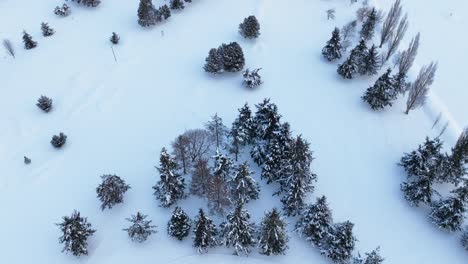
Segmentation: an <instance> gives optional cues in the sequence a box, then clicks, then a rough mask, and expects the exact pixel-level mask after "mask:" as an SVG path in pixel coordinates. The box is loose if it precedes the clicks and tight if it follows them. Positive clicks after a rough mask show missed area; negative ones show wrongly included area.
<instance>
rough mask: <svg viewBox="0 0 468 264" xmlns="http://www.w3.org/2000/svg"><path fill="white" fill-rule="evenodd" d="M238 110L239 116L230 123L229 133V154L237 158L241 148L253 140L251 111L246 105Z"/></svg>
mask: <svg viewBox="0 0 468 264" xmlns="http://www.w3.org/2000/svg"><path fill="white" fill-rule="evenodd" d="M238 110H239V116H238V117H237V118H236V119H235V120H234V122H233V123H232V127H231V131H230V133H229V136H230V138H231V139H232V141H231V145H232V146H231V148H230V152H231V153H233V154H235V158H236V161H237V157H238V154H239V151H240V148H241V147H242V146H245V145H247V144H250V143H251V142H252V140H253V136H254V129H253V119H252V111H251V110H250V107H249V105H248V104H247V103H245V105H244V106H243V107H242V108H241V109H238Z"/></svg>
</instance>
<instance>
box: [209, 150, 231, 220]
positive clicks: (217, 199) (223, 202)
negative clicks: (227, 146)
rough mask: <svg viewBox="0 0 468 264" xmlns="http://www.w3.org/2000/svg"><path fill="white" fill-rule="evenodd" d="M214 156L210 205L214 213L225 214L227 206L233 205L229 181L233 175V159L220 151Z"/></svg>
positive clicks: (210, 185)
mask: <svg viewBox="0 0 468 264" xmlns="http://www.w3.org/2000/svg"><path fill="white" fill-rule="evenodd" d="M213 158H214V160H215V162H214V168H213V176H212V177H211V179H210V182H209V186H208V195H207V196H208V206H209V207H210V210H211V211H212V212H213V213H216V214H220V215H224V212H225V209H226V207H229V206H230V205H231V200H230V198H229V186H228V182H227V181H228V180H229V179H230V177H231V176H230V175H231V169H232V161H231V159H229V157H227V156H224V155H223V154H221V153H220V152H219V151H217V152H216V155H215V156H214V157H213Z"/></svg>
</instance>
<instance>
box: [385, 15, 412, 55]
mask: <svg viewBox="0 0 468 264" xmlns="http://www.w3.org/2000/svg"><path fill="white" fill-rule="evenodd" d="M408 26H409V23H408V15H405V16H404V17H403V18H402V19H401V20H400V23H399V24H398V28H397V30H396V31H395V32H394V33H393V34H392V35H391V36H390V39H389V40H388V51H387V54H386V56H385V61H388V59H390V57H392V55H393V54H394V53H395V52H396V51H397V50H398V46H399V45H400V42H401V40H402V39H403V37H404V36H405V33H406V30H407V29H408Z"/></svg>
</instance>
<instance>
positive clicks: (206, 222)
mask: <svg viewBox="0 0 468 264" xmlns="http://www.w3.org/2000/svg"><path fill="white" fill-rule="evenodd" d="M217 232H218V231H217V229H216V225H215V224H213V221H212V220H211V219H210V218H208V217H207V216H206V215H205V212H203V210H202V209H200V211H199V212H198V216H197V218H196V219H195V224H194V230H193V233H194V237H193V246H194V247H195V248H197V250H198V253H206V252H208V248H212V247H215V246H216V245H218V240H217V239H216V236H217Z"/></svg>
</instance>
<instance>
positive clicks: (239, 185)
mask: <svg viewBox="0 0 468 264" xmlns="http://www.w3.org/2000/svg"><path fill="white" fill-rule="evenodd" d="M252 174H253V172H252V171H251V170H250V167H249V165H248V164H247V162H244V163H243V164H241V165H240V166H237V168H236V169H235V171H234V174H233V176H232V178H231V180H230V181H229V185H230V186H231V188H230V190H231V199H232V200H233V201H234V202H235V203H237V204H246V203H248V202H249V201H250V200H256V199H258V195H259V193H260V187H259V185H258V183H257V182H256V181H255V180H254V179H253V178H252V177H251V175H252Z"/></svg>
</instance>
